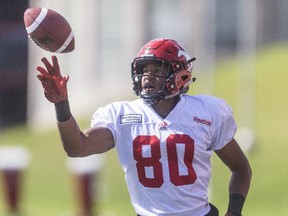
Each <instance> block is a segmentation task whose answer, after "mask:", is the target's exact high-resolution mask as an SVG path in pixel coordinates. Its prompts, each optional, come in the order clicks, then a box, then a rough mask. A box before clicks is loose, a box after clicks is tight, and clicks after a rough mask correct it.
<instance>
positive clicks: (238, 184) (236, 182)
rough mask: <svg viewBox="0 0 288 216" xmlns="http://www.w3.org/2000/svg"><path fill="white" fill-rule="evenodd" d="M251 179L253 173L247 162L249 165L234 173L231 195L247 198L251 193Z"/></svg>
mask: <svg viewBox="0 0 288 216" xmlns="http://www.w3.org/2000/svg"><path fill="white" fill-rule="evenodd" d="M251 177H252V171H251V168H250V165H249V163H248V161H247V164H245V165H243V166H242V167H241V169H239V170H235V171H232V175H231V179H230V184H229V194H230V195H231V194H241V195H243V196H244V197H246V196H247V194H248V191H249V187H250V182H251Z"/></svg>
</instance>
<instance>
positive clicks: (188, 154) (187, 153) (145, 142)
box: [133, 134, 197, 188]
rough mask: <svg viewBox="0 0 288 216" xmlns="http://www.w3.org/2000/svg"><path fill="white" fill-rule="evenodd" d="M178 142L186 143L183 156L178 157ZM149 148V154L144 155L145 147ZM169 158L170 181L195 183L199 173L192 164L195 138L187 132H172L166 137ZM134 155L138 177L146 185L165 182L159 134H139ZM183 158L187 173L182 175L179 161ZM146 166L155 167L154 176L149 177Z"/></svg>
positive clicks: (152, 185) (157, 186) (179, 183)
mask: <svg viewBox="0 0 288 216" xmlns="http://www.w3.org/2000/svg"><path fill="white" fill-rule="evenodd" d="M177 144H182V145H184V147H185V148H184V154H182V155H184V156H183V158H178V154H177ZM147 147H148V148H149V155H148V156H147V155H146V154H145V155H143V149H144V148H147ZM166 149H167V160H168V167H169V176H170V181H171V182H172V183H173V184H174V185H175V186H180V185H187V184H193V183H194V182H195V181H196V178H197V175H196V173H195V171H194V168H193V166H192V161H193V157H194V140H193V139H192V138H191V137H190V136H188V135H186V134H171V135H170V136H169V137H168V138H167V139H166ZM133 156H134V159H135V161H136V167H137V172H138V178H139V181H140V182H141V184H143V185H144V186H145V187H152V188H159V187H161V185H162V184H163V183H164V177H163V167H162V163H161V161H160V159H161V151H160V140H159V138H158V137H157V136H143V135H142V136H137V137H136V138H135V139H134V141H133ZM179 159H180V160H183V162H184V164H185V166H186V168H187V173H186V174H185V175H183V174H182V175H180V170H179V163H178V161H179ZM145 168H146V169H148V168H152V169H153V177H147V176H146V171H145Z"/></svg>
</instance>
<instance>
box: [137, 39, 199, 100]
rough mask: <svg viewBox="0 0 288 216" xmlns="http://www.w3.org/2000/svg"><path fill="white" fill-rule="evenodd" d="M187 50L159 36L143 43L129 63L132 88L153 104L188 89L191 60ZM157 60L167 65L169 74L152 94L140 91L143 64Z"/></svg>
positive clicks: (190, 77)
mask: <svg viewBox="0 0 288 216" xmlns="http://www.w3.org/2000/svg"><path fill="white" fill-rule="evenodd" d="M194 60H195V58H190V56H189V54H188V53H187V51H186V50H185V49H184V48H183V47H182V46H181V45H180V44H179V43H178V42H177V41H175V40H171V39H165V38H159V39H154V40H151V41H149V42H148V43H147V44H145V45H144V46H143V47H142V49H141V50H140V52H139V53H138V55H137V57H136V58H135V59H134V61H133V62H132V64H131V66H132V67H131V77H132V81H133V85H134V87H133V90H134V92H135V94H136V95H138V96H140V97H141V98H143V99H144V101H145V102H147V103H148V104H155V103H159V102H160V101H163V100H165V99H168V98H170V97H173V96H176V95H178V94H184V93H186V92H187V91H188V89H189V85H190V83H191V82H193V81H195V78H192V68H193V66H192V62H193V61H194ZM151 62H159V63H162V64H167V65H168V66H169V76H168V77H166V80H165V83H164V85H163V87H162V89H161V90H160V91H158V92H157V93H153V94H147V93H146V94H144V93H142V85H141V78H142V76H143V70H142V69H143V66H144V65H145V64H148V63H151Z"/></svg>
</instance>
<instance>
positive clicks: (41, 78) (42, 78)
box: [37, 74, 45, 82]
mask: <svg viewBox="0 0 288 216" xmlns="http://www.w3.org/2000/svg"><path fill="white" fill-rule="evenodd" d="M37 78H38V79H39V80H40V82H44V81H45V77H44V76H43V75H42V74H38V75H37Z"/></svg>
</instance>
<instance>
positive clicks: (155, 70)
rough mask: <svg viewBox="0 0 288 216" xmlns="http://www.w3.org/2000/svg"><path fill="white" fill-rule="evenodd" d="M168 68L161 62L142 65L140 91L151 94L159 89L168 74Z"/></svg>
mask: <svg viewBox="0 0 288 216" xmlns="http://www.w3.org/2000/svg"><path fill="white" fill-rule="evenodd" d="M168 68H169V67H168V66H167V65H163V64H162V63H151V64H146V65H145V66H144V67H143V76H142V93H144V94H151V93H155V92H158V91H159V90H161V89H162V88H163V84H164V82H165V80H166V78H167V77H168V75H169V70H168Z"/></svg>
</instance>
